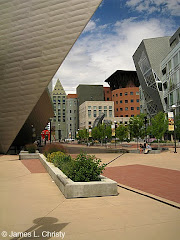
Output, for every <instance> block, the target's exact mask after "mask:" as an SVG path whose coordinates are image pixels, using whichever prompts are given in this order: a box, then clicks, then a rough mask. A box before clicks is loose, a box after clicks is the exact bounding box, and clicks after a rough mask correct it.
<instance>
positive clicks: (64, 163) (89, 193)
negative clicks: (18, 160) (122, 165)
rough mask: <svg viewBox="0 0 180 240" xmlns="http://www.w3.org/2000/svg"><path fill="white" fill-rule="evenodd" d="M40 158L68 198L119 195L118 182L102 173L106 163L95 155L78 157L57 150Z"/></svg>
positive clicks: (82, 154)
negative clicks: (102, 162)
mask: <svg viewBox="0 0 180 240" xmlns="http://www.w3.org/2000/svg"><path fill="white" fill-rule="evenodd" d="M39 159H40V161H41V162H42V164H43V165H44V167H45V168H46V170H47V172H48V173H49V174H50V176H51V177H52V178H53V180H54V181H55V183H56V184H57V186H58V187H59V188H60V190H61V191H62V193H63V194H64V196H65V197H66V198H77V197H96V196H112V195H117V194H118V193H117V183H116V182H115V181H113V180H111V179H108V178H106V177H104V176H102V175H100V174H101V173H102V172H103V170H104V168H105V164H101V160H100V159H96V158H95V156H93V155H87V154H85V153H81V154H79V155H78V156H77V158H76V159H72V158H71V156H69V155H67V154H65V153H63V152H60V151H57V152H53V153H50V154H48V155H47V158H46V157H45V156H44V155H43V154H39Z"/></svg>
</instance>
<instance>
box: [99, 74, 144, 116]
mask: <svg viewBox="0 0 180 240" xmlns="http://www.w3.org/2000/svg"><path fill="white" fill-rule="evenodd" d="M105 82H108V84H109V85H110V89H108V88H106V89H105V90H104V93H105V101H108V100H107V99H110V97H109V95H108V93H107V91H108V92H110V91H111V96H112V101H114V116H115V117H134V116H136V115H139V114H140V100H139V80H138V77H137V74H136V72H135V71H122V70H117V71H116V72H115V73H113V74H112V75H111V76H110V77H109V78H108V79H106V81H105ZM109 94H110V93H109Z"/></svg>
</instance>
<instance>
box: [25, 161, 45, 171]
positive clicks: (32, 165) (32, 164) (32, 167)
mask: <svg viewBox="0 0 180 240" xmlns="http://www.w3.org/2000/svg"><path fill="white" fill-rule="evenodd" d="M21 162H22V163H23V164H24V166H25V167H26V168H27V169H28V170H29V171H30V172H31V173H47V171H46V169H45V168H44V166H43V165H42V163H41V162H40V160H39V159H26V160H21Z"/></svg>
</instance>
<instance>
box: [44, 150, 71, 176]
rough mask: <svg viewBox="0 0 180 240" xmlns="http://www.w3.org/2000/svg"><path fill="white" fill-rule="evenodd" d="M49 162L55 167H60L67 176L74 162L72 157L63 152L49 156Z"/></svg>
mask: <svg viewBox="0 0 180 240" xmlns="http://www.w3.org/2000/svg"><path fill="white" fill-rule="evenodd" d="M47 161H48V162H51V163H53V164H54V166H55V167H58V168H59V169H60V170H61V171H62V172H64V174H65V175H67V176H68V174H69V171H70V168H71V165H72V162H73V161H72V158H71V156H69V155H67V154H65V153H63V152H53V153H50V154H48V156H47Z"/></svg>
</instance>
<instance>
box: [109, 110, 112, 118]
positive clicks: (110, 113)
mask: <svg viewBox="0 0 180 240" xmlns="http://www.w3.org/2000/svg"><path fill="white" fill-rule="evenodd" d="M109 117H112V109H109Z"/></svg>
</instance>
